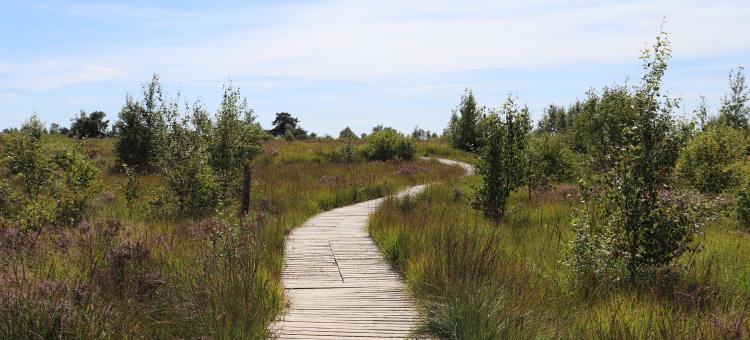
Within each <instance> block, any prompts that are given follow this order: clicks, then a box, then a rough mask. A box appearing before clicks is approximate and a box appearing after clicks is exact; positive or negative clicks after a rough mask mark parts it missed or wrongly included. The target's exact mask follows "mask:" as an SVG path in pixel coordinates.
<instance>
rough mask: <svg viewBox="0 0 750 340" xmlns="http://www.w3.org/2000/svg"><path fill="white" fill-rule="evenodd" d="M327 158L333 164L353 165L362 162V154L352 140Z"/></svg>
mask: <svg viewBox="0 0 750 340" xmlns="http://www.w3.org/2000/svg"><path fill="white" fill-rule="evenodd" d="M326 158H327V159H328V160H329V161H331V162H333V163H345V164H351V163H357V162H360V161H362V152H360V151H359V150H357V147H356V146H355V145H354V143H353V142H352V139H349V140H348V141H347V143H346V145H344V146H341V147H338V148H336V149H334V150H333V151H331V152H330V153H328V154H327V155H326Z"/></svg>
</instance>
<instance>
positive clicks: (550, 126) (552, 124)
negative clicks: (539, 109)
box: [538, 102, 580, 134]
mask: <svg viewBox="0 0 750 340" xmlns="http://www.w3.org/2000/svg"><path fill="white" fill-rule="evenodd" d="M576 104H578V107H579V106H580V102H578V103H576ZM577 113H578V111H577V106H571V108H570V109H569V110H566V109H565V107H563V106H557V105H554V104H550V106H549V107H547V108H546V109H544V116H542V119H541V120H539V124H538V126H539V131H542V132H546V133H559V134H564V133H566V132H568V130H569V129H570V127H571V125H572V124H573V120H574V119H575V116H576V114H577Z"/></svg>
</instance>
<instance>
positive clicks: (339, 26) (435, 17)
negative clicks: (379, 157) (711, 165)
mask: <svg viewBox="0 0 750 340" xmlns="http://www.w3.org/2000/svg"><path fill="white" fill-rule="evenodd" d="M44 5H45V6H48V8H47V9H46V10H45V11H43V12H44V13H54V14H55V15H56V17H54V18H48V19H49V20H57V19H60V20H63V19H64V20H65V22H64V23H65V24H64V25H60V27H61V28H59V31H60V32H53V33H59V34H58V35H54V37H55V39H51V38H49V39H50V41H34V40H32V39H20V40H18V41H17V42H15V43H11V44H4V45H6V46H9V48H8V49H7V50H6V51H7V52H5V51H4V53H3V54H2V55H0V58H2V60H0V91H2V92H8V93H22V94H23V97H24V98H26V97H27V96H26V95H25V93H24V92H23V91H32V92H34V91H36V92H39V91H41V92H45V93H51V92H55V91H63V90H64V89H65V88H66V87H70V86H72V85H84V84H104V83H105V82H108V83H112V82H113V81H116V82H117V84H118V87H117V88H116V89H111V91H110V92H112V93H117V98H115V99H106V100H105V99H101V98H98V97H97V96H95V95H93V94H90V95H89V96H90V98H91V100H97V98H98V101H99V102H106V103H109V102H114V101H117V102H118V103H119V101H121V96H122V94H123V93H124V92H126V91H127V89H123V85H122V84H133V86H132V87H131V88H130V89H131V90H132V89H133V88H135V89H137V85H138V84H139V83H140V82H141V81H142V80H144V79H147V78H148V76H149V74H150V73H152V72H159V73H161V74H162V76H163V79H167V80H170V81H173V82H175V83H180V84H191V85H193V86H203V88H205V84H211V85H212V86H214V85H216V84H218V82H220V81H222V80H226V79H227V78H230V77H231V78H233V79H242V80H243V81H244V83H243V84H245V85H246V86H250V87H252V88H253V89H254V90H257V91H258V92H261V93H271V92H274V91H275V92H277V93H278V96H279V98H273V99H274V100H279V99H281V100H283V101H284V103H285V104H287V103H290V105H298V106H297V107H300V108H305V109H308V108H309V110H310V111H311V112H315V113H316V114H317V113H321V112H330V114H332V115H334V114H338V115H341V114H345V112H347V111H346V110H349V107H350V106H351V104H357V103H360V102H363V101H364V100H366V99H367V98H369V96H379V97H378V98H397V100H399V101H400V103H401V104H399V105H400V106H403V103H405V102H409V101H410V100H413V98H414V97H418V98H419V100H420V105H422V106H421V108H415V112H416V111H419V110H421V111H422V112H429V111H431V110H434V109H435V107H436V106H435V105H440V106H441V107H442V106H445V99H444V98H443V97H444V96H445V94H446V93H457V91H456V89H458V91H459V92H460V88H462V87H464V86H471V85H472V84H474V85H477V86H479V85H481V86H482V87H483V89H485V91H508V90H514V89H519V88H520V89H522V90H525V91H528V92H530V91H532V90H534V89H537V90H538V92H539V93H540V94H533V95H532V96H538V97H540V98H541V97H542V95H541V93H542V92H544V91H546V92H544V93H546V94H549V93H550V92H551V91H557V92H560V93H562V91H563V90H564V91H565V93H566V94H569V93H570V92H571V91H572V90H571V89H569V88H568V87H571V85H573V86H575V87H578V86H581V88H578V89H577V91H578V92H576V93H582V92H583V91H585V89H586V88H585V87H587V86H594V85H597V84H599V83H600V81H601V80H600V79H599V78H597V75H596V74H593V73H596V72H598V70H602V69H604V68H606V69H608V70H617V71H612V72H613V73H616V74H617V75H618V78H616V79H610V80H608V81H610V82H615V81H622V80H623V79H624V77H625V75H626V73H627V72H628V71H632V70H633V66H634V65H635V67H636V68H637V57H638V55H639V49H641V48H643V47H644V45H645V43H648V42H651V41H652V40H653V37H654V36H655V35H656V33H658V32H657V31H658V29H659V24H660V23H661V20H662V17H663V16H666V19H667V23H666V29H667V30H668V31H669V32H671V34H672V41H673V43H674V46H675V50H674V54H675V56H676V59H677V58H680V59H682V60H699V61H700V62H701V64H690V63H687V64H686V65H685V68H684V69H683V70H682V71H680V70H675V69H671V70H670V72H674V73H670V74H669V76H674V79H678V80H681V81H682V80H685V81H698V80H699V79H703V78H704V77H708V78H711V77H714V76H713V75H712V74H713V73H716V72H719V71H720V74H719V76H718V79H719V80H718V81H717V80H713V81H711V82H703V83H702V84H706V86H710V87H711V88H710V89H706V90H705V92H707V93H719V92H720V91H723V87H719V86H723V85H724V84H725V79H726V72H727V71H728V67H727V60H731V65H732V66H733V65H734V64H736V63H744V64H746V65H747V64H750V60H747V59H748V55H750V40H748V39H747V38H746V35H747V32H750V20H747V18H748V17H750V4H748V3H747V1H746V0H732V1H728V0H717V1H712V2H705V1H698V0H685V1H679V0H663V1H645V0H636V1H628V2H621V1H614V0H612V1H594V0H573V1H563V0H530V1H524V2H516V1H496V0H475V1H465V2H456V1H450V0H412V1H402V0H381V1H377V2H373V1H346V0H326V1H291V2H284V1H282V2H279V1H273V2H265V1H264V2H262V3H260V4H258V3H245V2H221V1H219V2H216V3H211V4H210V5H207V4H203V3H194V2H166V1H137V2H124V1H105V2H77V3H73V4H69V3H68V4H63V5H61V4H59V3H49V4H44ZM57 16H59V18H58V17H57ZM0 19H2V14H0ZM66 25H77V29H76V30H69V29H67V28H66V27H67V26H66ZM29 31H31V30H29ZM45 33H49V32H46V31H45ZM45 36H46V37H50V36H52V35H49V34H48V35H45ZM91 37H96V38H97V39H91ZM2 39H3V38H0V42H2V41H3V40H2ZM5 39H8V38H7V37H6V38H5ZM56 39H60V41H59V42H58V41H57V40H56ZM53 40H54V41H53ZM69 41H70V42H73V43H75V44H77V45H76V46H77V47H80V46H83V47H82V48H68V47H67V45H66V44H65V43H66V42H69ZM88 41H93V42H91V43H88V44H87V42H88ZM37 45H44V46H47V45H48V46H47V47H46V49H42V48H39V49H37V48H36V47H37ZM40 50H42V53H40ZM727 56H730V57H731V58H727ZM742 58H745V60H742ZM730 67H731V66H730ZM540 70H542V71H540ZM560 70H581V72H578V73H573V72H568V73H564V74H563V73H561V72H560ZM587 70H592V71H590V72H589V71H587ZM593 70H597V71H593ZM675 71H676V72H675ZM540 72H541V73H543V72H548V73H549V74H550V75H551V76H548V77H546V78H545V76H544V74H540ZM635 72H637V69H636V71H635ZM686 72H687V73H700V75H699V76H696V77H701V78H695V77H694V78H691V77H688V76H687V75H686V76H682V74H685V73H686ZM561 74H562V75H563V76H564V78H561ZM620 75H622V76H621V77H620ZM631 76H633V77H637V76H638V75H637V74H631ZM529 79H531V80H529ZM711 79H717V78H716V77H714V78H711ZM469 82H471V83H469ZM196 84H197V85H196ZM581 84H585V85H581ZM702 84H690V86H689V88H687V90H686V92H685V93H688V94H691V93H694V92H695V91H697V89H698V88H699V87H700V86H703V85H702ZM716 84H721V85H716ZM349 87H356V88H357V89H358V90H357V92H356V93H349V92H348V91H350V89H349ZM685 87H688V86H685ZM315 88H326V89H327V90H329V92H331V93H333V94H332V95H331V96H330V97H329V96H325V94H324V93H321V92H311V91H312V90H313V89H315ZM488 89H489V90H488ZM560 89H563V90H560ZM110 92H107V95H110V94H109V93H110ZM188 94H189V95H199V94H202V93H198V94H192V93H188ZM520 95H521V96H522V97H523V96H524V95H525V93H521V94H520ZM341 96H349V97H347V98H348V99H346V98H345V100H349V101H348V102H345V103H346V105H347V107H343V105H344V104H342V107H340V108H338V109H337V110H333V109H331V108H329V107H328V106H327V104H326V103H327V102H331V101H335V100H336V99H337V98H342V97H341ZM568 96H569V95H568ZM66 97H67V98H70V97H72V96H71V95H67V96H66ZM321 98H322V99H321ZM566 98H567V97H566ZM454 99H455V98H454ZM270 100H271V99H267V98H259V99H258V101H259V102H261V103H264V101H266V102H267V101H270ZM540 100H541V99H540ZM547 100H549V99H547ZM30 101H31V100H30ZM372 101H378V100H377V99H373V100H372ZM435 103H438V104H435ZM35 105H36V103H35ZM118 105H119V104H118ZM316 105H317V106H316ZM399 105H395V104H394V107H395V106H399ZM48 106H52V105H48ZM269 106H270V104H269ZM0 108H1V107H0ZM42 109H43V108H42ZM113 109H114V110H116V109H117V106H114V108H113ZM369 110H370V112H369V113H368V114H372V115H376V114H377V115H380V114H384V113H385V112H386V111H388V110H391V111H393V110H392V108H390V109H389V108H388V107H387V106H385V105H384V106H383V107H378V108H376V109H369ZM376 111H377V112H376ZM394 112H395V111H394ZM321 124H324V123H321Z"/></svg>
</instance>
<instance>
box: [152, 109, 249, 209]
mask: <svg viewBox="0 0 750 340" xmlns="http://www.w3.org/2000/svg"><path fill="white" fill-rule="evenodd" d="M194 110H195V112H196V114H194V115H193V116H192V118H193V121H192V122H191V123H192V127H193V129H190V128H189V126H188V122H187V118H186V119H185V120H186V121H184V122H182V123H179V122H173V123H172V124H171V128H170V133H169V138H168V139H167V141H168V145H167V147H166V149H165V151H166V152H165V155H164V157H165V161H166V163H167V164H170V165H169V166H166V167H165V168H164V171H163V172H164V174H165V175H166V178H167V183H168V185H169V188H170V189H171V191H172V193H173V194H174V195H175V196H176V199H177V204H178V208H179V210H180V211H179V212H180V213H181V214H182V215H188V216H201V215H205V214H208V213H210V212H213V211H215V209H216V208H217V207H218V205H219V202H220V200H221V198H222V192H224V191H222V190H221V189H222V188H221V186H220V181H219V179H218V178H217V175H216V172H215V171H214V170H213V168H211V164H210V156H209V153H208V144H207V143H206V141H208V140H210V137H211V136H210V135H205V134H208V133H210V132H211V131H210V130H208V131H207V129H206V127H205V126H203V127H201V126H200V125H201V121H200V120H196V119H200V118H201V117H203V115H201V114H200V113H198V112H199V111H203V109H202V107H201V106H199V105H196V107H195V108H194ZM235 170H236V169H235ZM226 175H227V176H232V175H234V177H236V176H237V174H232V173H231V172H228V173H226ZM229 178H232V177H229Z"/></svg>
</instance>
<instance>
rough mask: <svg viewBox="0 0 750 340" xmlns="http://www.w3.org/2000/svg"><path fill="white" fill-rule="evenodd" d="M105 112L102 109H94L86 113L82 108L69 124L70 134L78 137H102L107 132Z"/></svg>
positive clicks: (107, 122) (107, 123)
mask: <svg viewBox="0 0 750 340" xmlns="http://www.w3.org/2000/svg"><path fill="white" fill-rule="evenodd" d="M105 116H106V114H105V113H104V112H102V111H94V112H91V113H90V114H86V112H84V111H83V110H81V113H80V114H79V116H78V117H76V118H74V119H73V124H71V126H70V134H71V135H72V136H75V137H78V138H98V137H104V136H105V135H106V133H107V126H108V125H109V121H108V120H104V117H105Z"/></svg>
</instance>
